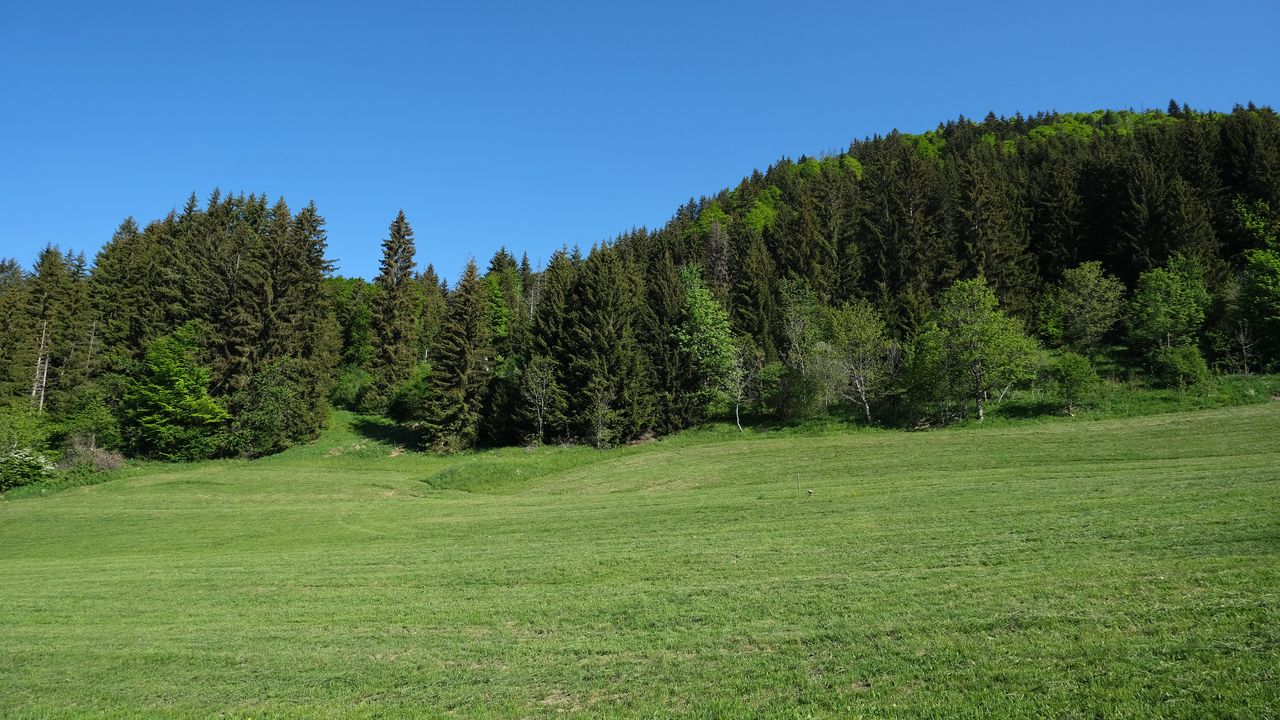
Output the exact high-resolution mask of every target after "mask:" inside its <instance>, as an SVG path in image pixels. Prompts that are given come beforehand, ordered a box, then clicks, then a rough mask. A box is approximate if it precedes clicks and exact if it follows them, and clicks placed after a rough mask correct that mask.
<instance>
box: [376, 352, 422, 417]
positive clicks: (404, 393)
mask: <svg viewBox="0 0 1280 720" xmlns="http://www.w3.org/2000/svg"><path fill="white" fill-rule="evenodd" d="M430 399H431V363H429V362H424V363H418V364H417V365H416V366H415V367H414V368H413V374H411V375H410V376H409V379H408V380H405V381H404V382H402V383H400V384H399V385H397V386H396V387H395V388H394V389H393V390H392V391H391V402H389V403H388V404H387V417H389V418H391V419H392V420H395V421H397V422H408V421H410V420H421V419H422V417H423V413H424V411H425V409H426V407H427V403H428V402H429V401H430Z"/></svg>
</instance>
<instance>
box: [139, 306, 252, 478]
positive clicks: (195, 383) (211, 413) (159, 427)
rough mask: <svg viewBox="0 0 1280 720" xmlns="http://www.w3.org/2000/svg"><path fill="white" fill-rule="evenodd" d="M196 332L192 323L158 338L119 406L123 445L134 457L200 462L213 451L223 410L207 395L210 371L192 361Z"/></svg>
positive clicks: (151, 346)
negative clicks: (123, 436) (136, 455)
mask: <svg viewBox="0 0 1280 720" xmlns="http://www.w3.org/2000/svg"><path fill="white" fill-rule="evenodd" d="M199 339H200V334H199V330H198V328H197V327H196V326H195V325H194V324H191V323H188V324H187V325H184V326H182V327H181V328H179V329H178V330H177V331H176V332H174V333H172V334H169V335H165V336H163V337H159V338H156V339H155V340H153V341H152V342H151V344H150V346H149V347H148V348H147V355H146V358H145V359H144V361H143V362H142V367H141V370H142V372H141V373H140V376H139V377H137V378H134V379H132V380H131V381H130V383H129V385H128V387H127V389H126V390H125V394H124V399H123V403H122V408H121V410H122V416H123V422H122V423H121V424H122V426H123V427H122V430H123V431H124V435H125V441H126V444H127V445H128V446H129V447H130V449H131V450H132V451H133V452H134V453H137V454H138V455H143V456H147V457H155V458H162V459H165V460H201V459H204V458H207V457H209V456H210V455H212V454H213V452H214V451H215V449H216V447H217V446H216V443H215V440H216V438H217V435H218V432H219V430H220V429H221V427H222V424H223V423H224V422H225V421H226V420H227V411H226V410H225V409H224V408H223V407H222V404H221V403H219V402H218V401H217V400H215V399H213V398H212V397H210V396H209V391H208V386H209V369H208V368H206V367H204V366H203V365H200V364H199V363H198V362H197V361H196V354H197V352H198V350H199Z"/></svg>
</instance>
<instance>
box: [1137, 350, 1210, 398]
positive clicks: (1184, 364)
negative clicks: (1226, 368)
mask: <svg viewBox="0 0 1280 720" xmlns="http://www.w3.org/2000/svg"><path fill="white" fill-rule="evenodd" d="M1152 363H1153V365H1154V367H1155V371H1156V377H1158V378H1159V379H1160V381H1161V382H1163V383H1164V384H1165V385H1167V386H1169V387H1176V388H1178V389H1179V390H1186V389H1187V388H1188V387H1191V386H1194V385H1203V384H1205V383H1208V382H1209V380H1210V377H1211V376H1210V374H1209V365H1208V363H1206V362H1205V360H1204V355H1201V354H1200V348H1198V347H1196V346H1195V345H1188V344H1180V345H1171V346H1164V347H1161V348H1160V349H1159V350H1157V351H1156V354H1155V356H1154V357H1153V358H1152Z"/></svg>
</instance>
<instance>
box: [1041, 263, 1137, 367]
mask: <svg viewBox="0 0 1280 720" xmlns="http://www.w3.org/2000/svg"><path fill="white" fill-rule="evenodd" d="M1124 293H1125V288H1124V283H1121V282H1120V281H1119V280H1117V279H1116V278H1115V276H1113V275H1110V274H1108V273H1106V272H1104V271H1103V269H1102V263H1100V262H1097V261H1096V260H1094V261H1089V262H1085V263H1081V264H1080V265H1078V266H1076V267H1074V268H1071V269H1068V270H1065V271H1063V273H1062V281H1061V282H1059V283H1058V284H1056V285H1054V286H1052V287H1051V288H1049V290H1048V292H1046V293H1045V298H1044V301H1043V303H1042V307H1041V309H1040V322H1041V328H1042V329H1043V333H1044V336H1045V338H1046V339H1047V340H1049V342H1050V344H1052V345H1054V346H1055V347H1065V348H1069V349H1070V350H1072V351H1073V352H1076V353H1079V354H1081V355H1085V356H1089V355H1092V354H1093V353H1095V352H1096V351H1097V349H1098V346H1099V345H1100V344H1101V342H1102V339H1103V338H1104V337H1105V336H1106V334H1107V333H1108V332H1110V331H1111V328H1112V327H1114V326H1115V324H1116V321H1117V320H1118V319H1119V318H1120V313H1121V309H1122V308H1123V303H1124Z"/></svg>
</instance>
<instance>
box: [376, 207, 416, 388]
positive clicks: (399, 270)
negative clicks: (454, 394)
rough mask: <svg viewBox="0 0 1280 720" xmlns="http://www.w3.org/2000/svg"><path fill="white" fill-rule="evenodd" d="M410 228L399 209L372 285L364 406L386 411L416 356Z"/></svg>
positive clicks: (412, 249)
mask: <svg viewBox="0 0 1280 720" xmlns="http://www.w3.org/2000/svg"><path fill="white" fill-rule="evenodd" d="M413 254H414V246H413V228H412V227H410V226H409V221H408V220H407V219H405V216H404V211H403V210H401V211H400V212H399V213H398V214H397V215H396V218H395V220H392V221H391V227H390V228H389V230H388V235H387V239H386V240H384V241H383V242H382V264H381V266H380V269H379V272H378V277H377V278H376V279H374V281H373V284H374V286H375V287H376V288H377V293H376V295H375V296H374V303H375V304H374V308H373V315H372V323H371V325H372V328H371V329H372V330H373V339H374V346H373V357H372V358H371V362H370V366H369V372H370V374H371V375H372V376H373V378H372V386H371V387H370V388H369V391H368V393H367V395H366V397H365V401H364V405H365V407H366V408H367V409H369V410H375V411H378V412H382V411H384V410H386V406H387V403H388V402H389V401H390V399H391V393H392V390H393V389H394V388H395V387H396V386H397V385H399V384H400V383H402V382H404V381H405V380H406V379H408V377H409V373H410V372H412V370H413V364H414V361H415V359H416V356H417V352H416V350H417V345H416V341H415V339H414V329H415V328H416V326H417V322H418V306H419V301H418V297H419V293H418V289H417V286H416V285H415V283H414V272H413V268H414V264H413Z"/></svg>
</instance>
